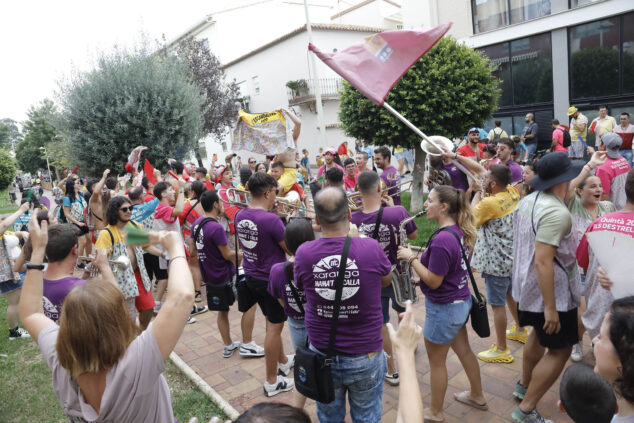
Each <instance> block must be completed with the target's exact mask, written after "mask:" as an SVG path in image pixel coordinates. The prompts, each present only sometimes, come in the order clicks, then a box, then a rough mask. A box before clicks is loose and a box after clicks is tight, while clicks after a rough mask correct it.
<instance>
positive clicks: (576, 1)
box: [570, 0, 604, 9]
mask: <svg viewBox="0 0 634 423" xmlns="http://www.w3.org/2000/svg"><path fill="white" fill-rule="evenodd" d="M601 1H604V0H570V8H571V9H574V8H575V7H581V6H587V5H589V4H592V3H599V2H601Z"/></svg>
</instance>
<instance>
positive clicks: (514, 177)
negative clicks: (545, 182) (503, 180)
mask: <svg viewBox="0 0 634 423" xmlns="http://www.w3.org/2000/svg"><path fill="white" fill-rule="evenodd" d="M506 166H508V168H509V169H511V182H513V183H515V182H518V181H521V180H522V179H524V177H523V176H522V166H520V165H519V164H517V163H516V162H514V161H513V159H510V160H509V161H508V162H506Z"/></svg>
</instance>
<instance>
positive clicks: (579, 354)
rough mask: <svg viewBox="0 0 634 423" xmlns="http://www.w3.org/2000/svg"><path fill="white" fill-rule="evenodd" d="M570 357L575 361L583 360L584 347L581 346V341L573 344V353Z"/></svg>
mask: <svg viewBox="0 0 634 423" xmlns="http://www.w3.org/2000/svg"><path fill="white" fill-rule="evenodd" d="M570 359H571V360H572V361H574V362H575V363H578V362H580V361H581V360H583V347H582V346H581V342H577V343H576V344H575V345H573V346H572V353H571V354H570Z"/></svg>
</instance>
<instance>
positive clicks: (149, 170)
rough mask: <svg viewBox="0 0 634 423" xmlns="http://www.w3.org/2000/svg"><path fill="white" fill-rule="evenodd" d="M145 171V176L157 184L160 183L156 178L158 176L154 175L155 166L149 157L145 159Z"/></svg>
mask: <svg viewBox="0 0 634 423" xmlns="http://www.w3.org/2000/svg"><path fill="white" fill-rule="evenodd" d="M143 171H144V172H145V176H146V177H147V179H148V181H150V182H152V183H153V184H155V185H156V184H157V183H158V181H157V180H156V176H154V168H153V167H152V165H151V164H150V161H149V160H148V159H145V164H144V165H143Z"/></svg>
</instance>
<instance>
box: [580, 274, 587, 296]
mask: <svg viewBox="0 0 634 423" xmlns="http://www.w3.org/2000/svg"><path fill="white" fill-rule="evenodd" d="M581 296H582V297H585V296H586V274H585V273H581Z"/></svg>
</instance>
